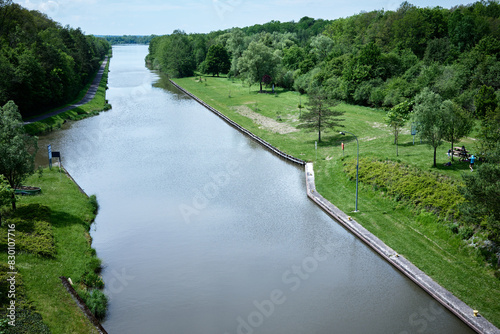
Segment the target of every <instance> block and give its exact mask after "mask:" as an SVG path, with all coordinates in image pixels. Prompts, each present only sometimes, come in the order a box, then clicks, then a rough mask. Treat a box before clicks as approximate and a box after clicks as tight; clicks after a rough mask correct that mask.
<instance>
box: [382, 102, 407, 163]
mask: <svg viewBox="0 0 500 334" xmlns="http://www.w3.org/2000/svg"><path fill="white" fill-rule="evenodd" d="M410 111H411V103H410V102H408V101H405V102H401V103H400V104H398V105H396V106H394V107H393V108H392V109H391V110H389V111H388V112H387V114H386V116H385V123H386V124H387V125H389V126H390V127H391V130H392V133H393V134H394V144H396V156H398V155H399V152H398V138H399V133H400V132H401V129H402V128H403V126H404V125H405V124H406V122H407V121H408V119H409V118H410Z"/></svg>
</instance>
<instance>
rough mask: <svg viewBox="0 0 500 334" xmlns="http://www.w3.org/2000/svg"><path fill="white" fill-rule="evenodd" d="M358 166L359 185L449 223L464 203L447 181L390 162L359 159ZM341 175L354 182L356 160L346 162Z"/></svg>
mask: <svg viewBox="0 0 500 334" xmlns="http://www.w3.org/2000/svg"><path fill="white" fill-rule="evenodd" d="M359 166H360V167H359V180H360V181H361V182H365V183H368V184H371V185H373V186H375V187H378V188H381V189H384V190H386V191H387V194H388V195H389V196H390V197H393V198H395V199H396V200H397V201H400V200H404V201H406V202H408V203H411V204H412V205H414V206H415V207H417V208H422V209H425V210H427V211H430V212H433V213H436V214H438V215H440V216H441V217H443V218H447V219H449V220H453V219H455V218H457V217H458V215H459V210H458V207H459V204H460V203H462V202H463V201H464V199H463V197H462V195H460V193H459V192H458V188H457V184H456V182H454V181H452V180H451V179H450V178H448V177H445V176H442V175H439V174H436V173H429V172H423V171H421V170H419V169H417V168H412V167H408V166H405V165H403V164H400V163H397V162H392V161H371V160H369V159H361V161H360V163H359ZM345 171H346V173H347V174H348V175H349V177H351V178H352V179H354V178H355V177H356V160H354V159H353V160H350V161H348V162H347V163H346V165H345Z"/></svg>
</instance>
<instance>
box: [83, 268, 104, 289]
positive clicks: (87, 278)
mask: <svg viewBox="0 0 500 334" xmlns="http://www.w3.org/2000/svg"><path fill="white" fill-rule="evenodd" d="M82 281H83V283H84V284H85V285H86V286H87V287H89V288H95V289H102V288H104V282H103V281H102V278H101V277H100V276H99V275H98V274H96V273H95V272H94V271H91V272H87V273H85V274H84V275H83V278H82Z"/></svg>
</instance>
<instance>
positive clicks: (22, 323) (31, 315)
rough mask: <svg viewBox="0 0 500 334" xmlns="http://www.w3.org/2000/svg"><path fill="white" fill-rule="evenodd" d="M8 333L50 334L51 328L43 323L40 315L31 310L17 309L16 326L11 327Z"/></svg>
mask: <svg viewBox="0 0 500 334" xmlns="http://www.w3.org/2000/svg"><path fill="white" fill-rule="evenodd" d="M0 328H1V327H0ZM6 333H9V334H17V333H19V334H21V333H37V334H50V328H49V326H47V325H46V324H45V323H44V322H43V319H42V316H41V315H40V313H38V312H35V311H34V310H32V309H30V308H21V309H16V326H15V327H11V326H9V327H8V330H7V331H6Z"/></svg>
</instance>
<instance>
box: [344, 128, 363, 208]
mask: <svg viewBox="0 0 500 334" xmlns="http://www.w3.org/2000/svg"><path fill="white" fill-rule="evenodd" d="M346 133H348V134H350V135H352V136H353V137H354V138H355V139H356V144H357V147H358V154H357V158H356V206H355V207H354V212H358V171H359V141H358V137H356V136H355V135H354V133H351V132H347V131H344V132H340V134H341V135H343V136H345V134H346Z"/></svg>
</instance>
